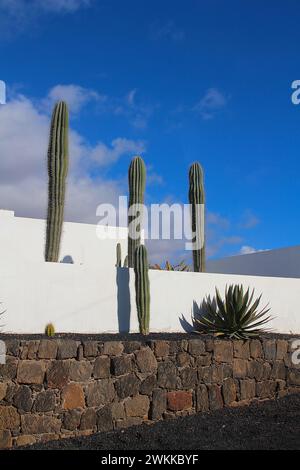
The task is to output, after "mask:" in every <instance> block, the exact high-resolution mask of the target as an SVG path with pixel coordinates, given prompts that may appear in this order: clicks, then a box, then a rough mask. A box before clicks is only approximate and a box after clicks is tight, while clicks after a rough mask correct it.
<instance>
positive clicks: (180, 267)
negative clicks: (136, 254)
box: [149, 261, 190, 271]
mask: <svg viewBox="0 0 300 470" xmlns="http://www.w3.org/2000/svg"><path fill="white" fill-rule="evenodd" d="M149 268H150V269H157V270H158V271H190V267H189V265H188V264H186V263H185V262H184V261H181V262H180V263H179V264H171V263H170V262H169V261H166V263H165V266H161V265H160V264H157V263H156V264H152V265H150V266H149Z"/></svg>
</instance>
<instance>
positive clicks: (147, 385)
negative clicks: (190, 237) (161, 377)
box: [140, 375, 157, 395]
mask: <svg viewBox="0 0 300 470" xmlns="http://www.w3.org/2000/svg"><path fill="white" fill-rule="evenodd" d="M156 386H157V379H156V375H148V377H146V379H145V380H144V381H143V382H142V383H141V386H140V393H141V394H142V395H151V393H152V391H153V390H154V389H155V388H156Z"/></svg>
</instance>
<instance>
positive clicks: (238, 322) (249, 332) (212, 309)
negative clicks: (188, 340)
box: [193, 285, 271, 339]
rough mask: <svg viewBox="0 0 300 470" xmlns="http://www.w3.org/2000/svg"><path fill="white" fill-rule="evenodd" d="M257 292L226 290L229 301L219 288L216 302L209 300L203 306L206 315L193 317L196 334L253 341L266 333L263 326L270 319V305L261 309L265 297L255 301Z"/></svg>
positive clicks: (201, 314)
mask: <svg viewBox="0 0 300 470" xmlns="http://www.w3.org/2000/svg"><path fill="white" fill-rule="evenodd" d="M253 297H254V289H253V290H252V292H251V294H250V290H249V288H248V289H247V291H246V293H244V289H243V286H242V285H231V286H229V287H228V288H227V287H226V289H225V299H224V300H222V298H221V295H220V293H219V291H218V289H217V288H216V295H215V297H214V298H213V299H211V298H210V297H207V298H206V300H205V301H204V302H203V304H202V309H201V310H202V312H200V313H199V314H197V315H194V317H193V324H194V328H195V331H196V332H198V333H208V334H213V335H215V336H227V337H229V338H235V339H249V338H252V337H254V336H258V335H259V334H261V333H263V332H266V331H267V330H265V329H262V328H261V327H262V325H264V324H266V323H267V322H268V321H269V320H270V318H271V317H270V316H266V314H267V313H268V312H269V310H270V309H269V308H266V307H267V306H265V307H263V308H262V309H261V310H259V308H258V306H259V303H260V300H261V295H260V296H259V297H258V298H257V299H256V300H255V301H253Z"/></svg>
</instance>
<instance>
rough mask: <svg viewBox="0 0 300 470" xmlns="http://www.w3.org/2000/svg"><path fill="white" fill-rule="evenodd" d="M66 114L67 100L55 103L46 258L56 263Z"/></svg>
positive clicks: (65, 161) (66, 160)
mask: <svg viewBox="0 0 300 470" xmlns="http://www.w3.org/2000/svg"><path fill="white" fill-rule="evenodd" d="M68 130H69V115H68V108H67V105H66V103H64V102H63V101H60V102H59V103H57V104H56V105H55V107H54V110H53V113H52V120H51V129H50V139H49V147H48V176H49V184H48V214H47V229H46V246H45V260H46V261H52V262H55V263H57V262H58V257H59V249H60V240H61V233H62V226H63V218H64V205H65V190H66V188H65V186H66V177H67V173H68V165H69V150H68Z"/></svg>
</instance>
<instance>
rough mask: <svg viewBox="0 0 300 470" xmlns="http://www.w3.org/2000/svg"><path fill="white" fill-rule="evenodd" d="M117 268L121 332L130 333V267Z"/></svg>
mask: <svg viewBox="0 0 300 470" xmlns="http://www.w3.org/2000/svg"><path fill="white" fill-rule="evenodd" d="M116 270H117V302H118V324H119V333H129V331H130V310H131V305H130V288H129V269H128V268H119V267H117V268H116Z"/></svg>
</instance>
